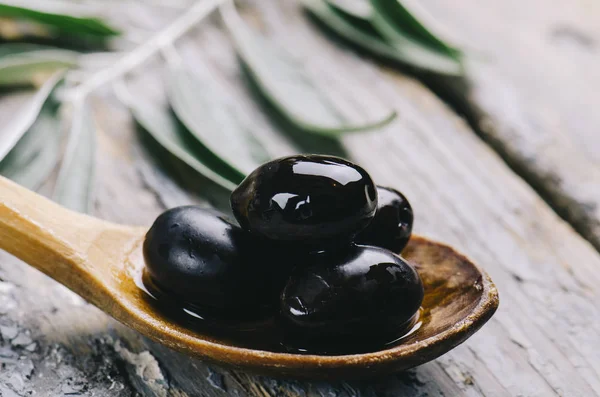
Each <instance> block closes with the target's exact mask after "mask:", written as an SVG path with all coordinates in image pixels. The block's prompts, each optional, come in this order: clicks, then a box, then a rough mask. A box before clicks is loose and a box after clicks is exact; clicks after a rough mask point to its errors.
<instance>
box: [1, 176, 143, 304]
mask: <svg viewBox="0 0 600 397" xmlns="http://www.w3.org/2000/svg"><path fill="white" fill-rule="evenodd" d="M133 230H136V229H135V228H129V227H124V226H119V225H115V224H112V223H109V222H105V221H102V220H100V219H97V218H93V217H91V216H87V215H83V214H79V213H76V212H73V211H70V210H68V209H66V208H63V207H61V206H60V205H58V204H56V203H54V202H52V201H50V200H48V199H47V198H45V197H43V196H40V195H38V194H36V193H34V192H32V191H30V190H27V189H25V188H23V187H22V186H19V185H17V184H16V183H14V182H12V181H9V180H8V179H6V178H4V177H1V176H0V249H3V250H6V251H7V252H9V253H11V254H12V255H14V256H16V257H17V258H19V259H21V260H23V261H25V262H27V263H28V264H29V265H31V266H33V267H35V268H36V269H38V270H40V271H42V272H44V273H45V274H47V275H48V276H50V277H52V278H53V279H55V280H56V281H58V282H60V283H61V284H64V285H65V286H67V287H68V288H70V289H71V290H73V291H74V292H76V293H78V294H79V295H81V296H83V297H84V298H91V296H90V294H94V292H93V291H90V290H91V289H93V288H94V286H95V285H96V286H97V283H98V280H100V279H102V277H101V276H102V275H104V274H106V273H107V272H110V271H111V270H112V269H111V268H114V266H115V264H118V262H117V261H116V260H115V257H116V255H122V250H123V244H122V241H127V239H126V237H128V238H129V240H131V238H132V236H133V234H134V233H133V232H132V231H133ZM111 243H112V245H111ZM117 248H118V249H117ZM119 250H120V251H119ZM114 251H119V252H114ZM119 258H120V257H119Z"/></svg>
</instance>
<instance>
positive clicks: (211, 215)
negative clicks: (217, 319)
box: [144, 206, 285, 310]
mask: <svg viewBox="0 0 600 397" xmlns="http://www.w3.org/2000/svg"><path fill="white" fill-rule="evenodd" d="M144 258H145V262H146V269H147V271H148V273H149V275H150V277H151V279H152V281H153V282H154V283H155V284H156V285H157V286H158V287H159V288H160V289H161V290H163V291H164V292H166V293H168V294H169V295H172V296H173V297H175V298H177V299H180V300H182V301H184V302H185V303H190V304H193V305H195V306H200V307H205V308H209V309H217V310H221V309H242V310H245V309H246V308H253V309H259V308H262V307H263V306H264V305H267V306H268V305H269V304H271V305H275V306H276V305H277V301H278V295H279V292H280V291H281V288H282V287H283V283H284V282H285V281H283V280H280V278H281V277H280V275H279V273H280V272H279V271H278V270H277V269H273V267H272V266H271V263H270V262H269V261H268V260H263V259H264V258H265V255H264V249H263V247H262V246H261V245H260V244H257V241H255V239H254V238H253V237H252V236H251V235H249V234H248V233H246V232H245V231H243V230H242V229H241V228H240V227H239V226H237V225H234V224H232V223H230V222H229V221H228V220H227V219H226V217H225V216H224V215H223V214H221V213H219V212H217V211H214V210H208V209H202V208H199V207H194V206H185V207H178V208H173V209H171V210H168V211H166V212H164V213H163V214H162V215H160V216H159V217H158V218H157V219H156V221H155V222H154V224H153V225H152V227H151V228H150V230H149V231H148V233H147V235H146V239H145V241H144ZM278 282H279V285H278Z"/></svg>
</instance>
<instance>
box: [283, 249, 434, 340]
mask: <svg viewBox="0 0 600 397" xmlns="http://www.w3.org/2000/svg"><path fill="white" fill-rule="evenodd" d="M321 262H324V263H321ZM422 301H423V284H422V283H421V279H420V277H419V275H418V273H417V272H416V270H415V269H414V268H413V267H412V266H411V265H409V264H408V263H407V262H405V261H404V260H403V259H402V258H400V257H399V256H397V255H395V254H393V253H392V252H390V251H388V250H386V249H382V248H378V247H369V246H357V245H352V246H351V247H350V249H349V252H348V253H347V254H346V255H345V256H342V257H339V258H332V257H331V256H330V255H327V254H323V256H322V258H317V259H315V263H314V265H313V266H311V267H309V268H306V267H303V266H299V267H298V268H297V269H296V270H295V271H294V274H293V275H292V276H291V278H290V279H289V281H288V283H287V285H286V287H285V289H284V290H283V293H282V297H281V315H282V319H283V321H284V322H285V323H286V324H287V325H288V327H289V329H290V332H292V333H296V334H299V335H302V336H303V337H305V338H309V339H310V338H312V339H313V341H314V340H319V339H321V340H323V339H327V338H333V339H330V340H335V339H336V338H338V339H339V338H340V337H342V338H341V339H339V340H342V339H343V341H344V343H345V344H346V345H348V343H350V344H352V343H359V342H360V341H362V339H363V338H368V339H370V340H372V341H374V340H377V339H378V338H380V337H381V338H383V337H390V336H392V337H393V336H395V337H398V336H400V335H402V334H403V333H404V332H406V327H407V325H408V324H410V321H411V319H412V318H413V317H414V315H415V314H416V312H417V311H418V309H419V307H420V305H421V302H422Z"/></svg>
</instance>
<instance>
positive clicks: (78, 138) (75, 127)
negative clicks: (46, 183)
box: [53, 102, 96, 212]
mask: <svg viewBox="0 0 600 397" xmlns="http://www.w3.org/2000/svg"><path fill="white" fill-rule="evenodd" d="M95 162H96V128H95V126H94V120H93V116H92V113H91V110H90V109H89V106H88V105H87V103H85V102H81V103H76V104H75V106H74V108H73V121H72V125H71V130H70V131H69V140H68V143H67V148H66V151H65V155H64V157H63V161H62V164H61V167H60V172H59V174H58V179H57V181H56V186H55V188H54V195H53V199H54V200H55V201H56V202H58V203H60V204H62V205H64V206H65V207H67V208H70V209H72V210H75V211H79V212H90V211H91V209H92V204H93V197H92V196H93V189H94V177H95Z"/></svg>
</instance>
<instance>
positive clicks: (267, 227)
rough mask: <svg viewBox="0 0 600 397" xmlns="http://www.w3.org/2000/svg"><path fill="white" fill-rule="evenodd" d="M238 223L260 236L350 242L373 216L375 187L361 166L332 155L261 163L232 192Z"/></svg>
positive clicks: (305, 241) (314, 242)
mask: <svg viewBox="0 0 600 397" xmlns="http://www.w3.org/2000/svg"><path fill="white" fill-rule="evenodd" d="M231 208H232V210H233V213H234V215H235V217H236V219H237V220H238V222H239V223H240V226H241V227H242V228H243V229H245V230H247V231H250V232H252V233H253V234H255V235H256V236H260V237H262V238H266V239H270V240H277V241H287V242H293V243H297V242H301V243H302V244H305V245H316V246H326V245H328V244H330V243H332V242H335V243H341V244H345V243H348V242H349V241H350V240H351V239H352V237H354V235H356V233H358V232H360V231H361V230H363V229H364V228H365V227H366V226H367V225H368V224H369V222H371V219H372V218H373V216H374V215H375V211H376V209H377V190H376V188H375V184H374V183H373V180H372V179H371V177H370V176H369V174H368V173H367V172H366V171H365V170H364V169H362V168H361V167H359V166H357V165H355V164H352V163H350V162H348V161H346V160H343V159H341V158H338V157H332V156H322V155H297V156H290V157H284V158H280V159H277V160H273V161H270V162H268V163H265V164H263V165H262V166H260V167H258V168H257V169H256V170H254V171H253V172H252V173H251V174H250V175H249V176H248V177H247V178H246V179H244V181H242V183H241V184H240V185H239V186H238V188H237V189H235V190H234V191H233V193H232V194H231Z"/></svg>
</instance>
